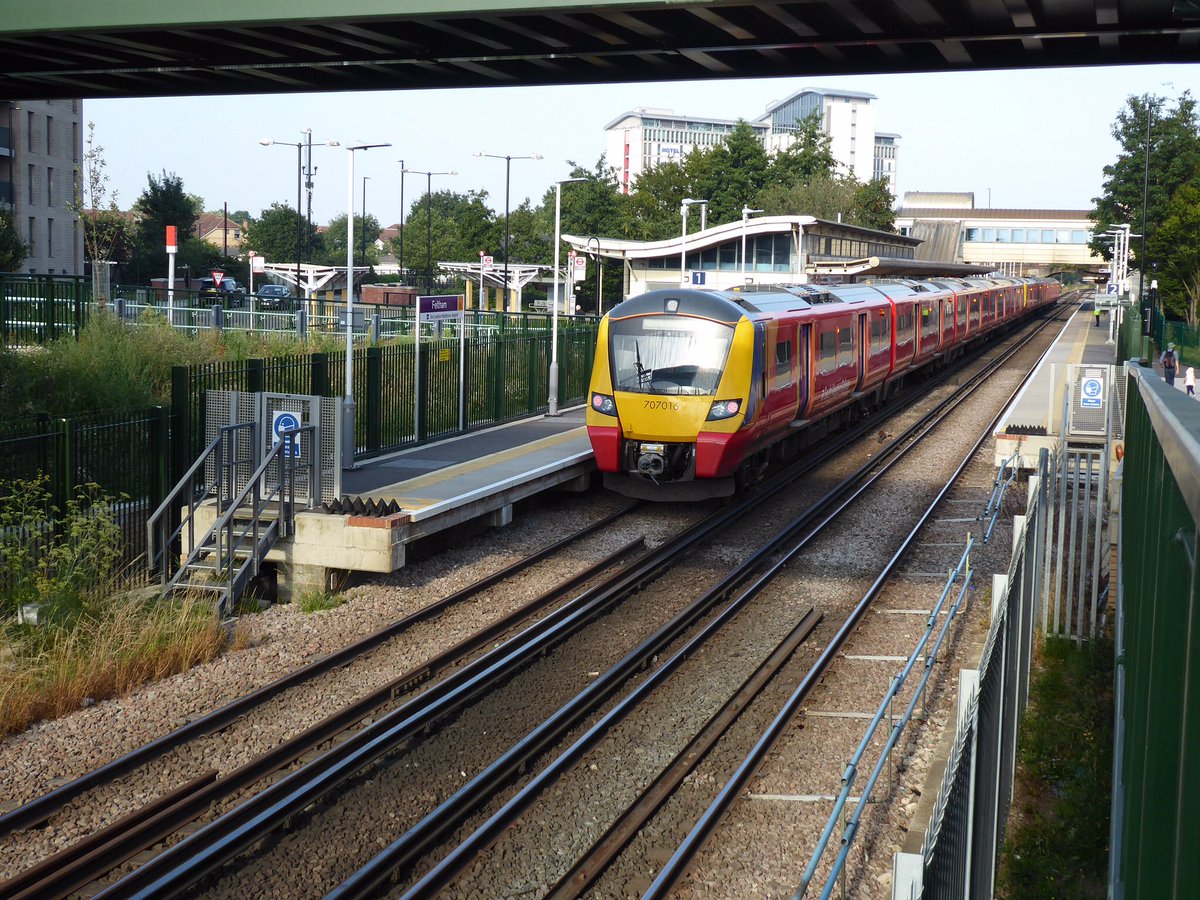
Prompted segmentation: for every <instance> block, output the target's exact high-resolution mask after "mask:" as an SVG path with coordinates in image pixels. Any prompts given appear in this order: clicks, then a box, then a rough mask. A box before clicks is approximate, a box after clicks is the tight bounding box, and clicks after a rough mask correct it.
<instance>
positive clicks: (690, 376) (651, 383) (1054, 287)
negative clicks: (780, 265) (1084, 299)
mask: <svg viewBox="0 0 1200 900" xmlns="http://www.w3.org/2000/svg"><path fill="white" fill-rule="evenodd" d="M1058 296H1059V284H1058V282H1056V281H1051V280H1044V279H1036V278H936V279H930V280H927V281H909V280H897V281H884V282H876V283H868V284H844V285H832V286H822V285H807V284H802V285H787V286H777V287H771V288H767V289H762V288H760V289H758V290H755V291H745V292H743V291H709V290H696V289H687V288H683V289H679V290H659V291H651V292H649V293H646V294H642V295H640V296H637V297H633V298H631V299H629V300H626V301H624V302H623V303H620V304H618V305H616V306H614V307H613V308H612V309H611V310H610V311H609V312H608V314H607V315H605V316H604V318H603V319H602V320H601V322H600V333H599V340H598V346H597V351H596V359H595V364H594V366H593V369H592V380H591V389H590V392H589V402H588V410H587V429H588V436H589V438H590V439H591V444H592V448H593V450H594V451H595V456H596V464H597V466H598V467H599V469H600V471H601V472H603V473H604V479H605V485H606V486H607V487H609V488H611V489H613V490H616V491H618V492H620V493H623V494H627V495H629V496H634V497H643V498H650V499H701V498H706V497H717V496H727V495H729V494H732V493H733V492H734V491H735V490H736V489H737V487H738V485H739V484H740V483H751V482H753V481H754V480H756V479H757V478H758V477H760V476H761V474H762V472H763V471H764V470H765V468H766V466H767V464H768V463H769V461H770V459H771V457H772V454H773V453H775V454H779V455H784V456H786V455H790V453H792V452H794V451H795V450H796V449H798V448H799V447H801V446H803V445H804V444H806V443H808V442H810V441H812V440H813V439H814V438H816V437H819V436H821V435H823V434H824V433H825V432H826V431H827V430H828V429H829V427H830V425H831V424H834V423H837V422H839V421H840V420H842V419H845V418H847V417H851V416H854V415H857V414H860V413H861V412H863V411H865V410H869V409H871V408H873V407H875V406H877V405H879V404H880V403H882V402H883V401H884V400H886V399H887V397H888V396H889V395H890V394H891V393H892V392H893V391H894V390H895V389H896V388H897V387H898V386H899V385H900V383H901V382H902V381H903V380H904V379H905V378H906V377H908V376H909V375H911V374H912V373H914V372H916V371H919V370H923V369H925V368H926V367H930V366H936V365H938V364H941V363H943V362H945V361H946V360H948V359H950V358H953V357H954V356H956V355H958V354H959V353H961V352H962V350H963V348H964V347H966V346H967V345H968V344H970V343H972V342H975V341H977V340H979V339H980V338H982V337H984V336H985V335H988V334H989V333H991V332H993V331H995V330H996V329H998V328H1002V327H1005V326H1007V325H1009V324H1011V323H1012V322H1013V321H1015V320H1017V319H1019V318H1021V317H1023V316H1025V315H1028V314H1029V313H1030V312H1032V311H1033V310H1035V309H1037V308H1039V307H1042V306H1045V305H1047V304H1051V303H1054V302H1056V301H1057V299H1058Z"/></svg>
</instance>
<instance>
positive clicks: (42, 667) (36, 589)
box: [0, 478, 225, 736]
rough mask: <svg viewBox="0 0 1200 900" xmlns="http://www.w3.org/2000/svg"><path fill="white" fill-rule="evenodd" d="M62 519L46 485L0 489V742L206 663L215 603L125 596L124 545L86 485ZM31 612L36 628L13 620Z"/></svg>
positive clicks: (214, 637)
mask: <svg viewBox="0 0 1200 900" xmlns="http://www.w3.org/2000/svg"><path fill="white" fill-rule="evenodd" d="M66 507H67V508H66V510H65V511H63V513H62V514H61V515H60V514H59V511H58V510H56V509H55V508H54V507H53V506H52V505H51V503H50V499H49V495H48V494H47V491H46V481H45V479H44V478H40V479H36V480H34V481H15V482H9V483H7V484H4V485H0V623H2V626H3V628H2V630H0V736H3V735H5V734H11V733H13V732H16V731H21V730H23V729H25V728H27V727H28V726H29V725H30V724H31V723H32V722H35V721H37V720H38V719H43V718H47V717H52V716H60V715H63V714H64V713H68V712H71V711H73V710H75V709H78V708H79V707H80V706H81V705H86V704H87V703H88V702H89V701H91V702H95V701H98V700H103V699H106V698H108V697H113V696H116V695H118V694H122V693H124V692H126V691H128V690H130V689H131V688H133V687H135V686H137V685H139V684H142V683H144V682H146V681H151V680H155V679H160V678H163V677H166V676H167V675H171V674H174V673H176V672H181V671H184V670H186V669H188V668H190V667H191V666H194V665H195V664H196V663H198V662H203V661H205V660H207V659H211V658H212V657H213V656H215V655H216V654H217V653H219V652H220V650H221V648H222V647H223V646H224V644H225V632H224V631H223V630H222V629H221V627H220V623H219V621H218V619H217V615H216V611H215V610H214V609H213V607H212V604H211V601H209V600H207V599H203V598H191V599H184V600H177V601H162V600H159V599H158V598H157V595H156V593H155V592H146V591H141V592H140V596H139V593H138V592H133V593H131V592H130V591H129V590H128V589H127V588H123V587H122V584H123V583H126V582H127V581H128V579H127V578H126V577H125V573H122V572H120V571H118V569H117V562H118V560H119V559H120V556H121V535H120V531H119V529H118V528H117V526H116V524H115V520H114V517H113V511H112V506H111V502H110V501H109V499H108V498H106V497H103V496H101V495H100V494H99V493H98V491H97V489H96V487H95V486H94V485H88V486H85V487H84V488H82V489H80V491H79V493H78V494H77V496H76V497H75V498H73V499H72V500H70V501H69V502H68V503H67V504H66ZM25 606H29V607H32V608H33V609H34V610H36V622H37V623H36V624H32V623H30V622H26V623H24V624H18V617H17V612H18V610H20V609H21V608H22V607H25Z"/></svg>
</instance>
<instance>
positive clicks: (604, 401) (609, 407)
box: [592, 393, 617, 416]
mask: <svg viewBox="0 0 1200 900" xmlns="http://www.w3.org/2000/svg"><path fill="white" fill-rule="evenodd" d="M592 409H594V410H595V411H596V412H598V413H601V414H602V415H606V416H616V414H617V404H616V401H614V400H613V398H612V396H611V395H610V394H599V393H593V394H592Z"/></svg>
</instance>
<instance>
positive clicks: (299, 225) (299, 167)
mask: <svg viewBox="0 0 1200 900" xmlns="http://www.w3.org/2000/svg"><path fill="white" fill-rule="evenodd" d="M259 143H260V144H262V145H263V146H264V147H270V146H271V145H273V144H279V145H280V146H283V147H295V148H296V292H297V293H299V292H300V253H301V248H302V247H303V245H304V243H303V241H302V239H301V235H302V233H303V225H304V218H303V216H301V214H300V196H301V195H300V188H301V178H300V176H301V175H302V174H303V171H304V164H303V161H302V160H301V158H300V151H301V150H302V149H303V148H304V146H305V144H304V141H277V140H275V139H274V138H263V139H262V140H260V141H259ZM324 146H326V147H336V146H338V142H337V141H326V142H325V144H324ZM308 147H309V154H310V155H309V162H310V165H311V161H312V156H311V154H312V131H311V129H310V130H309V132H308ZM310 178H311V176H310ZM309 186H310V188H311V186H312V182H311V181H310V182H309Z"/></svg>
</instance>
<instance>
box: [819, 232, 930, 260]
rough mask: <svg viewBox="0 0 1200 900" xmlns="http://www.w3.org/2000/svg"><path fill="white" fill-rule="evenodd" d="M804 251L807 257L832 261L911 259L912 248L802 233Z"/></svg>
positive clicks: (880, 242)
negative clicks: (868, 258) (829, 258)
mask: <svg viewBox="0 0 1200 900" xmlns="http://www.w3.org/2000/svg"><path fill="white" fill-rule="evenodd" d="M804 251H805V252H806V253H807V254H808V255H809V256H820V257H831V258H833V259H866V258H867V257H869V256H882V257H891V258H892V259H912V258H913V248H912V247H902V246H897V245H895V244H886V243H883V242H882V241H868V240H860V239H857V238H849V237H835V236H833V235H825V234H819V233H816V234H814V233H813V232H810V231H806V232H805V233H804Z"/></svg>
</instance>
